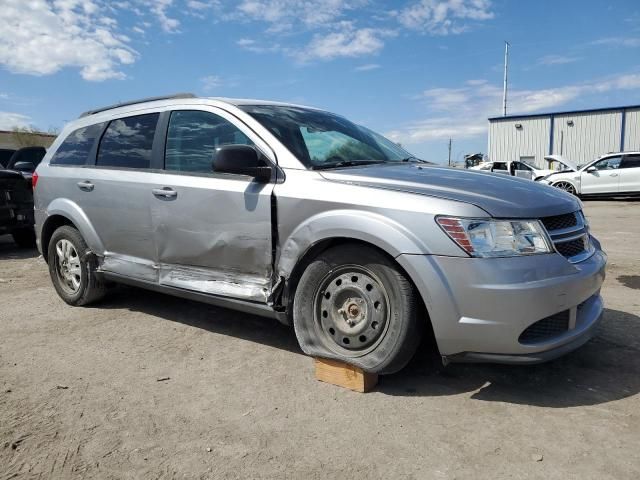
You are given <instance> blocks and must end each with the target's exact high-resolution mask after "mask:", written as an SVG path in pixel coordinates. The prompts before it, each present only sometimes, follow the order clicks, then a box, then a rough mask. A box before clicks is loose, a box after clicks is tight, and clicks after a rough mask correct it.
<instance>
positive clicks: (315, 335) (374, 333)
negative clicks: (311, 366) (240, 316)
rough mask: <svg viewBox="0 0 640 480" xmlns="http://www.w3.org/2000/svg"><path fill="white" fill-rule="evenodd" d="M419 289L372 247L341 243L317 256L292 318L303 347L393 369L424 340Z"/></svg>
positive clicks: (388, 370)
mask: <svg viewBox="0 0 640 480" xmlns="http://www.w3.org/2000/svg"><path fill="white" fill-rule="evenodd" d="M417 307H418V298H417V294H416V292H415V289H414V287H413V285H412V284H411V282H410V281H409V279H408V278H406V276H405V274H404V273H403V272H402V271H401V270H400V269H399V267H398V266H397V265H396V264H395V263H394V262H393V261H392V260H390V259H388V258H387V257H386V256H384V255H383V254H381V253H379V252H377V251H376V250H374V249H373V248H370V247H362V246H356V245H349V246H341V247H336V248H333V249H331V250H327V251H326V252H324V253H322V254H321V255H320V256H319V257H318V258H316V259H315V260H314V261H313V262H312V263H311V264H310V265H309V266H308V267H307V269H306V270H305V272H304V273H303V275H302V277H301V279H300V283H299V285H298V288H297V290H296V294H295V298H294V307H293V322H294V327H295V331H296V336H297V337H298V341H299V342H300V346H301V348H302V350H303V351H304V352H305V353H307V354H308V355H312V356H317V357H324V358H332V359H337V360H341V361H344V362H346V363H349V364H352V365H356V366H358V367H360V368H362V369H364V370H366V371H370V372H377V373H394V372H396V371H398V370H400V369H402V368H403V367H404V366H405V365H406V364H407V362H408V361H409V360H410V359H411V357H412V356H413V354H414V353H415V350H416V347H417V345H418V343H419V341H420V329H419V323H418V318H417V311H418V308H417Z"/></svg>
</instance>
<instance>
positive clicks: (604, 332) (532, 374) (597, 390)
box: [379, 309, 640, 408]
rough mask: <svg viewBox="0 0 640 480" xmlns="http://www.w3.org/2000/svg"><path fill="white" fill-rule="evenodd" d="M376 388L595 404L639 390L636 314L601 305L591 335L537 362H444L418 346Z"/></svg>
mask: <svg viewBox="0 0 640 480" xmlns="http://www.w3.org/2000/svg"><path fill="white" fill-rule="evenodd" d="M379 391H380V392H382V393H385V394H388V395H400V396H441V395H456V394H460V393H468V392H473V394H472V395H471V398H472V399H474V400H481V401H491V402H505V403H515V404H522V405H532V406H539V407H552V408H564V407H574V406H584V405H597V404H601V403H607V402H611V401H614V400H619V399H622V398H626V397H630V396H633V395H636V394H638V392H640V317H638V316H636V315H633V314H630V313H627V312H622V311H618V310H610V309H605V312H604V317H603V320H602V324H601V326H600V328H599V331H598V333H597V336H596V337H595V338H593V339H592V340H591V341H589V342H588V343H587V344H586V345H584V346H583V347H581V348H580V349H578V350H576V351H574V352H572V353H570V354H568V355H565V356H564V357H561V358H558V359H556V360H554V361H551V362H547V363H543V364H539V365H496V364H450V365H448V366H446V367H442V366H441V364H439V363H438V362H437V360H436V359H434V357H433V355H429V354H428V353H425V350H424V349H423V350H422V351H420V352H419V353H418V355H416V357H415V358H414V359H413V360H412V362H411V363H410V364H409V365H408V366H407V368H405V369H404V370H403V371H401V372H399V373H398V374H396V375H392V376H389V377H383V379H382V381H381V382H380V385H379Z"/></svg>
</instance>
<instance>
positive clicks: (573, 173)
mask: <svg viewBox="0 0 640 480" xmlns="http://www.w3.org/2000/svg"><path fill="white" fill-rule="evenodd" d="M544 158H545V160H547V162H548V163H549V165H550V166H555V167H556V168H549V169H540V168H537V167H535V166H532V165H529V164H527V163H525V162H521V161H514V162H502V161H500V162H484V163H481V164H479V165H477V166H475V167H471V169H472V170H482V171H490V172H493V173H501V174H506V175H512V176H515V177H521V178H528V179H530V180H534V181H536V182H540V183H543V184H546V185H551V186H553V187H556V188H559V189H561V190H564V191H566V192H568V193H571V194H573V195H578V196H581V197H590V196H593V197H596V196H608V197H611V196H620V197H623V196H624V197H630V196H640V151H632V152H612V153H608V154H606V155H603V156H601V157H599V158H597V159H596V160H593V161H592V162H589V163H586V164H584V165H578V164H576V163H574V162H572V161H571V160H569V159H567V158H564V157H563V156H561V155H548V156H546V157H544Z"/></svg>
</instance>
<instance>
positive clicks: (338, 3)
mask: <svg viewBox="0 0 640 480" xmlns="http://www.w3.org/2000/svg"><path fill="white" fill-rule="evenodd" d="M366 3H367V2H366V0H316V1H303V0H242V1H241V2H240V4H239V5H238V7H237V12H236V14H235V15H233V17H234V18H241V19H245V20H257V21H263V22H267V23H269V24H270V31H272V32H277V31H283V30H288V29H291V28H293V27H294V26H296V25H298V24H302V25H303V26H305V27H306V28H317V27H320V26H326V25H330V24H333V23H335V22H337V21H339V20H340V19H341V17H343V16H344V14H345V13H346V12H347V11H349V10H352V9H354V8H357V7H359V6H362V5H364V4H366Z"/></svg>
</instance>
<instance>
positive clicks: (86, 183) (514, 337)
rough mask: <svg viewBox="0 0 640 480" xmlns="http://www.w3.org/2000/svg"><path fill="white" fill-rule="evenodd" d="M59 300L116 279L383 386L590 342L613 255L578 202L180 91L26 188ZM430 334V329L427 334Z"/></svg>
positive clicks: (102, 127)
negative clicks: (423, 351)
mask: <svg viewBox="0 0 640 480" xmlns="http://www.w3.org/2000/svg"><path fill="white" fill-rule="evenodd" d="M34 177H35V178H34V182H33V184H34V185H35V218H36V231H37V238H38V246H39V248H40V250H41V252H42V254H43V257H44V259H45V260H46V261H47V262H48V265H49V271H50V274H51V279H52V281H53V285H54V287H55V289H56V290H57V292H58V294H59V295H60V297H62V299H63V300H64V301H66V302H67V303H69V304H71V305H87V304H89V303H91V302H94V301H96V300H98V299H100V298H101V297H102V296H103V295H104V293H105V291H106V285H108V284H109V283H112V282H120V283H126V284H131V285H136V286H139V287H143V288H147V289H151V290H157V291H160V292H165V293H169V294H173V295H177V296H180V297H183V298H189V299H195V300H201V301H204V302H209V303H212V304H215V305H220V306H225V307H230V308H235V309H238V310H242V311H245V312H249V313H253V314H258V315H264V316H268V317H273V318H277V319H278V320H280V321H281V322H284V323H286V324H292V325H293V327H294V329H295V332H296V335H297V338H298V340H299V342H300V347H301V348H302V350H303V351H304V352H305V353H307V354H309V355H313V356H318V357H325V358H332V359H338V360H342V361H345V362H348V363H351V364H354V365H357V366H359V367H361V368H363V369H365V370H367V371H371V372H379V373H392V372H395V371H398V370H399V369H401V368H402V367H403V366H404V365H405V364H406V363H407V362H408V361H409V359H410V358H411V357H412V355H413V354H414V352H415V350H416V348H417V346H418V344H419V342H420V337H421V335H423V334H424V333H425V332H429V331H431V332H432V333H433V336H434V338H435V340H436V343H437V348H438V350H439V353H440V354H441V355H442V358H443V361H444V362H449V361H491V362H502V363H531V362H540V361H545V360H548V359H552V358H555V357H557V356H559V355H562V354H564V353H566V352H568V351H570V350H573V349H575V348H577V347H578V346H580V345H582V344H583V343H585V342H586V341H587V340H588V339H589V338H590V337H591V336H592V335H593V333H594V330H595V327H596V326H597V324H598V322H599V320H600V318H601V314H602V309H603V304H602V298H601V296H600V287H601V285H602V282H603V280H604V275H605V273H604V272H605V263H606V256H605V254H604V253H603V251H602V250H601V248H600V244H599V243H598V241H597V240H596V239H595V238H594V237H593V236H592V235H591V234H590V231H589V224H588V222H587V221H586V219H585V216H584V215H583V213H582V210H581V204H580V201H579V200H578V199H577V198H575V197H573V196H571V195H568V194H566V193H565V192H562V191H560V190H558V189H554V188H551V187H548V186H544V185H540V184H536V183H533V182H531V181H528V180H523V179H519V178H514V177H506V176H497V175H491V174H487V173H484V172H473V171H465V170H458V169H451V168H445V167H441V166H435V165H432V164H429V163H428V162H424V161H422V160H419V159H417V158H414V157H413V156H411V155H410V154H409V153H407V152H406V151H404V150H403V149H402V148H400V147H398V146H397V145H395V144H394V143H392V142H391V141H389V140H387V139H385V138H384V137H382V136H381V135H378V134H376V133H374V132H372V131H370V130H368V129H365V128H363V127H360V126H358V125H356V124H354V123H352V122H350V121H349V120H347V119H345V118H343V117H341V116H338V115H334V114H332V113H328V112H325V111H322V110H318V109H314V108H309V107H302V106H297V105H291V104H283V103H275V102H265V101H257V100H233V99H222V98H215V99H214V98H195V97H193V96H191V95H178V96H172V97H163V98H155V99H147V100H144V101H138V102H131V103H128V104H120V105H116V106H113V107H107V108H103V109H98V110H93V111H89V112H86V113H85V114H83V115H82V116H81V117H80V118H79V119H77V120H75V121H73V122H71V123H70V124H69V125H67V126H66V128H65V129H64V131H63V132H62V133H61V134H60V136H59V137H58V139H57V140H56V141H55V143H54V144H53V146H52V147H51V149H50V150H49V151H48V153H47V155H46V157H45V159H44V160H43V162H42V163H41V164H40V166H39V167H38V169H37V171H36V174H35V176H34ZM431 332H429V333H431Z"/></svg>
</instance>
